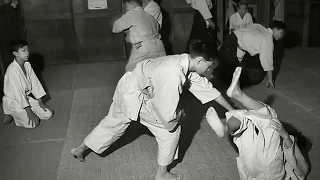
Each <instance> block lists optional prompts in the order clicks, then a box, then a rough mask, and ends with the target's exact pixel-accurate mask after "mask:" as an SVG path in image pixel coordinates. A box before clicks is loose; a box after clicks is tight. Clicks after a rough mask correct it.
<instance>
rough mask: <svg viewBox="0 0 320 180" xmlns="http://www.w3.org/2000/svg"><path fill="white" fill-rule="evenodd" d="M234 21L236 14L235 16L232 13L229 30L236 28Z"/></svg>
mask: <svg viewBox="0 0 320 180" xmlns="http://www.w3.org/2000/svg"><path fill="white" fill-rule="evenodd" d="M234 21H235V16H234V14H232V15H231V16H230V20H229V30H231V29H234V30H236V29H235V27H234Z"/></svg>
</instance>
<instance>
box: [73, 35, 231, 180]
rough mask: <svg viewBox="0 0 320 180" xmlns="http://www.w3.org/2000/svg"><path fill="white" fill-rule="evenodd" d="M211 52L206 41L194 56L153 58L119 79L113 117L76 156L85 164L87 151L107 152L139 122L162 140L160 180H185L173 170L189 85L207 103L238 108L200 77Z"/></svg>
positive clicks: (195, 43)
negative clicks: (182, 101) (182, 96)
mask: <svg viewBox="0 0 320 180" xmlns="http://www.w3.org/2000/svg"><path fill="white" fill-rule="evenodd" d="M210 53H211V51H210V49H209V48H208V47H207V45H206V44H205V43H203V42H200V41H193V42H191V44H190V54H182V55H172V56H164V57H160V58H156V59H148V60H145V61H142V62H140V63H138V64H137V66H136V68H135V69H134V70H133V71H132V72H127V73H125V74H124V75H123V76H122V78H121V79H120V80H119V82H118V84H117V87H116V90H115V94H114V96H113V102H112V104H111V107H110V110H109V114H108V115H107V116H106V117H105V118H104V119H103V120H102V121H101V122H100V124H99V125H98V126H96V128H95V129H94V130H93V131H92V132H91V133H90V134H89V135H88V136H87V137H86V138H85V140H84V143H82V144H81V145H80V146H78V147H77V148H74V149H72V150H71V151H70V152H71V154H72V155H74V156H75V157H76V158H78V159H79V160H80V161H84V157H83V152H84V151H85V150H87V149H88V148H90V149H91V150H93V151H94V152H96V153H99V154H101V153H102V152H104V151H105V150H106V149H107V148H108V147H109V146H110V145H111V144H112V143H113V142H114V141H116V140H117V139H118V138H119V137H120V136H121V135H122V134H123V133H124V131H125V130H126V128H127V127H128V126H129V124H130V122H131V121H139V122H140V123H141V124H143V125H144V126H146V127H147V128H148V129H149V130H150V131H151V132H152V133H153V134H154V136H155V137H156V140H157V142H158V164H159V168H158V171H157V174H156V178H155V179H156V180H176V179H182V176H181V175H175V174H172V173H170V172H168V170H167V166H168V165H169V164H171V163H172V162H173V160H174V159H177V155H178V141H179V137H180V130H181V127H180V124H179V119H180V117H181V116H182V115H183V110H181V109H182V108H181V107H180V106H179V105H178V104H179V101H180V94H181V93H182V90H183V88H184V86H185V87H186V85H188V87H189V91H190V92H191V93H193V94H194V95H195V96H196V97H197V98H198V99H199V100H200V101H201V102H202V103H203V104H204V103H208V102H210V101H212V100H215V101H216V102H218V103H219V104H220V105H222V106H223V107H224V108H226V109H227V110H232V109H233V108H232V107H231V106H230V104H229V103H228V102H227V101H226V100H225V99H224V98H223V96H222V95H221V94H220V92H219V91H218V90H217V89H215V88H214V87H213V86H212V84H211V83H210V82H209V81H208V80H207V79H206V78H205V77H201V76H200V75H201V74H203V73H204V72H206V71H207V70H209V69H210V66H211V65H212V62H211V61H210V60H211V59H214V58H215V57H214V55H210Z"/></svg>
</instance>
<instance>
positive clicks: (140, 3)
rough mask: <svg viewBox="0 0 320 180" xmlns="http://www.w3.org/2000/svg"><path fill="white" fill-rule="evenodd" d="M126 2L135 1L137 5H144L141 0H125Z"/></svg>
mask: <svg viewBox="0 0 320 180" xmlns="http://www.w3.org/2000/svg"><path fill="white" fill-rule="evenodd" d="M123 2H124V3H134V4H136V5H139V6H142V2H141V0H123Z"/></svg>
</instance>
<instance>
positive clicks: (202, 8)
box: [186, 0, 218, 48]
mask: <svg viewBox="0 0 320 180" xmlns="http://www.w3.org/2000/svg"><path fill="white" fill-rule="evenodd" d="M186 1H187V3H188V4H191V7H192V8H193V9H195V11H194V17H193V24H192V28H191V32H190V36H189V41H188V46H187V47H189V44H190V41H191V40H192V39H200V40H201V41H204V42H209V43H212V45H213V48H217V40H218V38H217V23H216V19H215V18H214V17H213V14H215V8H214V7H213V4H212V2H211V0H186ZM207 19H212V20H213V22H214V23H215V24H216V28H215V29H212V28H211V27H209V22H208V21H207Z"/></svg>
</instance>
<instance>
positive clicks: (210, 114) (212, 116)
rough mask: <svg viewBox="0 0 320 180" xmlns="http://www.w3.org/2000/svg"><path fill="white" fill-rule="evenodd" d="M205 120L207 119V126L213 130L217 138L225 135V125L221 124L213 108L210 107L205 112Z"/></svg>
mask: <svg viewBox="0 0 320 180" xmlns="http://www.w3.org/2000/svg"><path fill="white" fill-rule="evenodd" d="M206 118H207V121H208V123H209V125H210V126H211V128H212V129H213V130H214V132H215V133H216V134H217V136H219V137H224V136H225V133H226V131H225V129H226V128H225V125H224V124H223V123H222V121H221V119H220V118H219V116H218V114H217V112H216V110H215V109H214V108H213V107H210V108H209V109H208V110H207V113H206Z"/></svg>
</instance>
